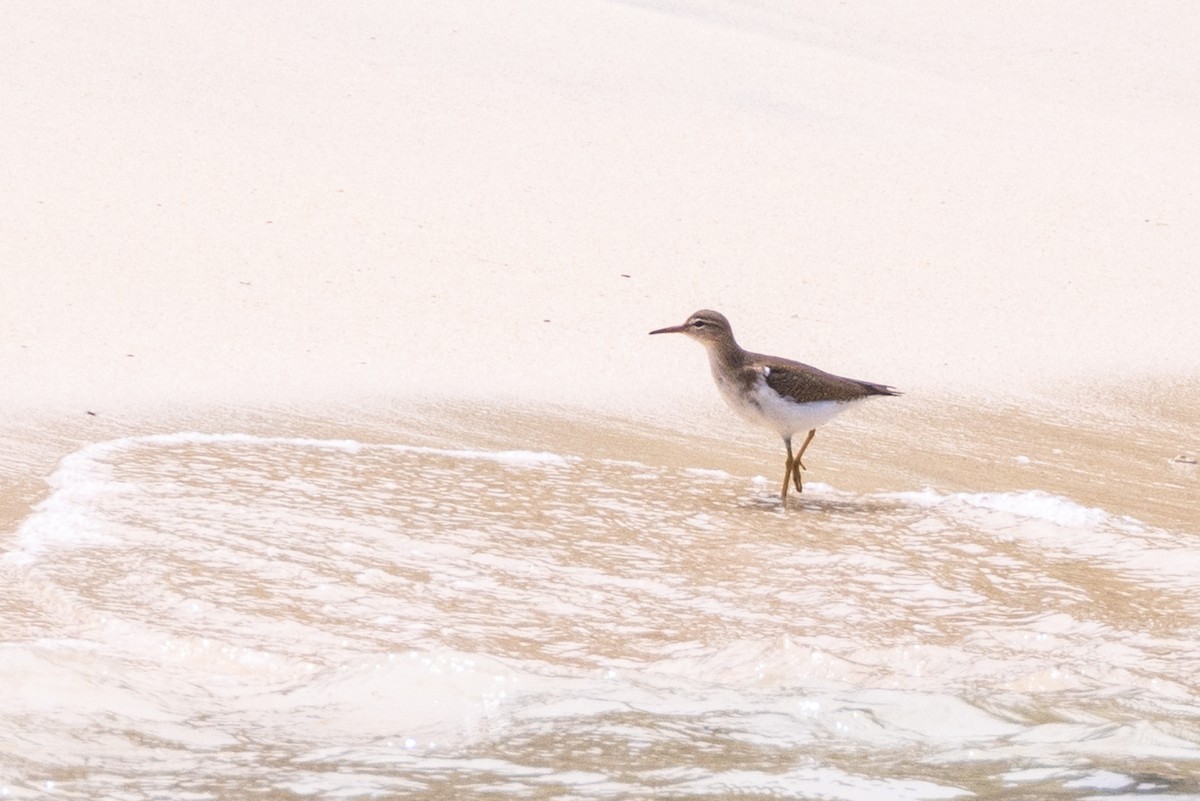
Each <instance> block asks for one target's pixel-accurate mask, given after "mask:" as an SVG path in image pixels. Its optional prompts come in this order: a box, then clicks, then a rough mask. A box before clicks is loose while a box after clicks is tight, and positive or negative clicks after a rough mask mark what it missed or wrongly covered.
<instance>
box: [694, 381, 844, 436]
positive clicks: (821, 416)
mask: <svg viewBox="0 0 1200 801" xmlns="http://www.w3.org/2000/svg"><path fill="white" fill-rule="evenodd" d="M713 377H714V378H716V381H717V389H719V390H720V391H721V397H722V398H724V399H725V402H726V403H728V404H729V407H730V408H731V409H733V410H734V411H735V412H737V413H738V415H739V416H741V417H743V418H744V419H746V420H748V421H749V422H751V423H754V424H755V425H758V426H763V427H764V428H769V429H771V430H772V431H774V432H776V433H777V434H779V436H780V437H784V438H787V437H790V436H792V435H793V434H795V433H797V432H800V431H809V430H811V429H814V428H817V427H819V426H822V425H824V424H825V423H828V422H829V421H830V420H832V419H833V418H834V417H837V416H838V415H839V414H841V413H842V412H844V411H846V409H848V408H849V407H850V403H851V402H850V401H815V402H813V403H796V402H795V401H792V400H790V399H788V398H784V397H782V396H781V395H779V394H778V393H776V392H775V390H773V389H771V388H770V387H769V386H767V381H766V379H765V378H762V377H760V378H759V379H758V381H757V382H755V385H754V388H753V390H752V391H751V392H750V395H749V396H745V395H741V394H739V392H738V388H737V387H735V386H733V385H732V384H731V383H730V382H728V381H725V380H723V379H722V378H721V377H720V376H719V375H716V374H714V376H713Z"/></svg>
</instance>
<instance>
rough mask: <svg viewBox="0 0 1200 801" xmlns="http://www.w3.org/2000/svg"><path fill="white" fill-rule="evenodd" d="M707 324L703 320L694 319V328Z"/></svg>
mask: <svg viewBox="0 0 1200 801" xmlns="http://www.w3.org/2000/svg"><path fill="white" fill-rule="evenodd" d="M705 325H706V323H705V322H704V321H703V320H692V328H703V327H704V326H705Z"/></svg>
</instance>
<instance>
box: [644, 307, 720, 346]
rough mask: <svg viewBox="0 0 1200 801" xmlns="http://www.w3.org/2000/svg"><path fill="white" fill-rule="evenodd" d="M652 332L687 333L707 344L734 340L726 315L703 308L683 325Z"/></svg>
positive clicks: (652, 332)
mask: <svg viewBox="0 0 1200 801" xmlns="http://www.w3.org/2000/svg"><path fill="white" fill-rule="evenodd" d="M650 333H651V334H687V335H688V336H689V337H691V338H692V339H695V340H698V341H700V342H701V343H703V344H705V345H709V344H725V343H731V342H733V329H732V328H731V327H730V325H729V321H728V320H726V319H725V315H723V314H721V313H720V312H715V311H713V310H712V309H701V310H700V311H698V312H696V313H695V314H693V315H692V316H691V317H689V318H687V320H685V321H684V323H683V325H672V326H668V327H667V328H659V329H657V330H655V331H651V332H650Z"/></svg>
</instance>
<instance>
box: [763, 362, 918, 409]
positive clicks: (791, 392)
mask: <svg viewBox="0 0 1200 801" xmlns="http://www.w3.org/2000/svg"><path fill="white" fill-rule="evenodd" d="M756 361H758V360H757V359H756ZM760 364H761V366H762V367H765V368H767V386H769V387H770V388H771V389H773V390H775V391H776V392H778V393H779V394H780V395H786V396H788V397H790V398H793V399H794V400H796V401H798V402H800V403H811V402H813V401H853V400H860V399H862V398H867V397H870V396H872V395H899V394H900V393H899V392H897V391H896V390H894V389H892V388H891V387H889V386H886V385H884V384H872V383H871V382H870V381H859V380H857V379H854V378H843V377H841V376H840V375H833V374H832V373H827V372H825V371H824V370H818V369H817V368H815V367H809V366H808V365H807V364H801V363H800V362H793V361H788V360H786V359H772V358H763V359H762V360H761V361H760Z"/></svg>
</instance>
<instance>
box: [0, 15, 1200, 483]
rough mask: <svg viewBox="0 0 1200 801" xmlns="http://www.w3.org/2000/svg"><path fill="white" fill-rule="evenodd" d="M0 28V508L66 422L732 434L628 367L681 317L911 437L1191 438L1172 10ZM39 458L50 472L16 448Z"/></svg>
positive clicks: (1184, 85) (1183, 167)
mask: <svg viewBox="0 0 1200 801" xmlns="http://www.w3.org/2000/svg"><path fill="white" fill-rule="evenodd" d="M5 17H6V20H5V24H4V25H3V26H0V28H2V30H0V52H2V53H3V54H4V55H3V61H4V65H5V74H6V75H7V76H8V77H7V79H6V80H5V81H4V82H3V83H2V84H0V107H2V108H4V109H5V117H6V122H5V125H4V126H3V127H2V128H0V162H2V163H3V174H4V177H5V185H6V191H5V192H4V194H3V198H2V199H0V204H2V207H0V231H2V235H0V265H2V266H0V269H2V270H3V292H2V293H0V374H2V375H3V376H5V381H4V390H3V395H4V398H3V408H4V409H5V410H7V412H6V418H7V419H5V420H0V426H2V427H3V443H4V453H5V461H4V462H3V465H4V467H3V470H4V475H5V476H6V479H5V480H6V482H7V485H8V486H9V490H7V494H6V496H5V497H7V498H9V499H10V501H11V499H16V501H14V502H16V503H17V505H18V506H19V505H21V504H23V503H24V500H23V499H25V498H27V497H28V496H29V493H30V492H31V491H30V490H29V489H28V488H29V486H30V482H31V478H30V477H31V476H40V475H42V474H44V473H41V472H40V471H42V470H43V469H44V467H45V462H46V461H48V460H50V458H51V455H52V454H56V455H61V453H60V452H61V451H62V450H63V448H69V447H70V446H69V444H68V443H69V442H70V441H74V440H75V439H76V438H78V437H79V436H82V437H87V436H89V435H87V434H86V433H80V432H84V431H86V427H85V426H84V425H83V423H86V422H87V420H86V419H85V418H84V415H85V412H87V411H92V412H95V413H96V414H97V415H98V416H99V417H101V418H103V417H105V416H108V417H110V418H111V417H113V416H118V417H121V418H122V419H125V420H130V419H136V420H140V421H143V422H141V423H138V425H144V426H147V427H151V428H153V427H156V426H158V425H161V423H159V424H156V423H153V422H152V421H153V420H154V419H156V415H160V414H161V412H160V411H156V410H161V409H163V408H165V407H168V406H170V407H173V408H180V407H185V408H190V409H201V410H202V409H211V410H221V409H226V410H228V409H233V408H238V409H246V408H250V409H262V410H270V409H279V408H287V409H293V410H294V409H309V408H316V407H319V406H321V405H322V404H343V406H342V408H346V407H345V406H344V405H345V404H349V405H350V406H351V407H353V406H355V405H356V404H362V405H367V404H369V403H373V404H376V405H379V404H388V403H397V404H400V403H403V402H404V400H405V399H406V398H414V397H449V398H459V399H464V398H465V399H486V400H489V401H508V402H517V403H524V404H528V403H530V402H541V401H548V402H553V403H558V404H564V405H565V406H566V407H568V408H570V409H574V410H576V411H577V412H580V413H583V414H590V413H593V412H594V413H597V414H599V413H606V414H617V415H636V416H638V417H639V418H641V419H652V420H658V421H660V422H662V423H664V424H666V425H668V426H671V425H685V424H687V421H688V420H689V419H693V418H692V416H693V415H694V414H695V413H696V412H697V409H699V410H700V413H702V414H708V413H710V412H712V410H715V409H717V407H718V406H719V400H718V399H717V397H716V393H715V392H713V390H712V388H711V386H710V385H709V379H708V376H707V370H706V367H705V364H704V359H703V356H702V354H701V353H700V351H699V350H698V349H696V348H695V347H694V346H691V345H690V343H685V342H680V341H670V342H664V341H662V339H661V338H654V339H651V338H649V337H647V336H646V332H647V331H648V330H649V329H651V328H654V327H658V326H662V325H667V324H673V323H676V322H679V321H681V320H682V319H683V318H684V317H685V316H686V315H687V314H688V313H689V312H691V311H693V310H694V309H696V308H698V307H713V308H718V309H720V310H722V311H724V312H725V313H726V314H727V315H728V316H729V317H730V318H731V319H732V320H733V323H734V326H735V330H736V331H737V332H738V335H739V338H740V339H741V341H742V342H743V344H744V345H746V346H747V347H751V348H754V349H756V350H762V351H766V352H775V353H779V354H781V355H787V356H791V357H793V358H798V359H801V360H804V361H808V362H811V363H813V364H816V365H818V366H820V367H823V368H826V369H829V370H831V371H834V372H838V373H842V374H846V375H852V376H855V377H861V378H865V379H870V380H875V381H883V382H888V383H891V384H895V385H898V386H900V387H902V388H904V389H905V390H907V391H908V392H909V395H910V396H916V397H924V398H934V397H947V396H957V397H963V398H1008V399H1011V398H1018V399H1019V398H1022V397H1032V396H1035V395H1037V396H1042V397H1050V398H1052V399H1054V400H1055V401H1056V402H1061V403H1064V404H1068V405H1070V404H1083V405H1090V404H1103V405H1108V406H1117V407H1123V408H1124V409H1125V410H1126V411H1134V412H1137V411H1138V410H1139V409H1140V408H1141V407H1142V406H1143V405H1144V404H1145V403H1146V402H1147V399H1148V398H1149V397H1150V396H1149V395H1148V394H1147V393H1145V392H1138V391H1137V390H1136V387H1137V386H1138V384H1139V382H1141V381H1144V380H1153V381H1154V382H1155V383H1154V384H1153V386H1156V387H1160V388H1163V387H1165V388H1166V390H1167V391H1169V392H1174V393H1175V395H1174V396H1173V397H1174V400H1172V404H1173V405H1172V406H1171V408H1172V409H1179V408H1182V407H1183V406H1184V404H1182V403H1181V402H1180V400H1179V397H1180V395H1179V393H1182V392H1186V391H1189V390H1188V388H1189V387H1191V388H1194V387H1195V385H1196V383H1197V376H1200V326H1198V324H1197V323H1198V321H1200V279H1198V278H1197V275H1196V254H1197V253H1200V193H1197V191H1196V187H1197V186H1200V149H1198V148H1197V147H1196V144H1195V132H1196V131H1197V130H1200V95H1198V94H1197V93H1196V91H1195V76H1196V75H1197V74H1200V50H1197V48H1196V46H1195V43H1196V41H1198V40H1200V17H1197V15H1195V14H1194V13H1193V11H1192V9H1191V7H1190V6H1188V5H1186V4H1180V5H1177V4H1167V3H1160V4H1149V5H1147V4H1140V3H1122V2H1103V3H1095V4H1084V5H1079V4H1050V5H1047V4H1042V3H1021V4H1017V5H1014V4H1012V3H1007V2H1006V3H971V4H944V3H933V4H926V5H923V6H918V7H913V6H910V5H905V6H895V5H889V4H885V3H871V4H865V5H864V4H851V5H846V4H842V3H832V2H831V3H811V4H805V5H804V6H803V7H800V8H798V7H796V5H795V4H793V3H785V2H770V3H763V4H743V3H736V2H702V1H701V2H694V3H686V4H685V3H677V2H670V1H669V0H663V1H662V2H613V1H612V0H599V1H597V2H591V1H589V2H582V3H569V4H563V3H558V2H549V0H529V1H528V2H520V3H497V2H462V3H441V2H408V3H402V4H387V3H352V4H343V3H327V4H317V5H311V4H310V5H307V6H305V7H303V8H302V9H293V10H288V11H287V13H286V14H285V13H283V12H282V10H281V8H280V7H279V6H277V5H272V4H249V5H247V4H244V3H225V4H218V5H217V6H215V7H214V6H211V5H206V6H204V7H203V8H201V7H199V6H197V7H190V6H181V5H153V4H151V5H146V4H132V3H130V4H122V3H118V4H116V5H103V6H97V5H95V4H91V3H82V2H62V3H54V4H43V3H19V4H10V5H9V6H7V7H6V11H5ZM1089 384H1095V385H1097V386H1099V387H1100V388H1101V390H1100V392H1099V396H1098V397H1097V396H1096V394H1094V393H1093V392H1092V391H1091V390H1087V389H1085V388H1086V387H1087V386H1088V385H1089ZM1116 390H1120V392H1121V393H1124V394H1114V392H1115V391H1116ZM663 401H670V403H667V404H666V405H665V406H659V404H660V403H662V402H663ZM910 408H917V409H919V408H921V407H919V406H918V407H910ZM926 408H928V407H926ZM1188 408H1191V407H1190V405H1189V406H1188ZM1184 417H1185V418H1186V419H1184V420H1182V421H1181V425H1182V426H1187V425H1191V424H1193V423H1195V422H1196V415H1195V414H1194V413H1192V414H1191V416H1190V417H1189V416H1188V415H1187V413H1184ZM63 420H71V421H80V426H79V428H78V429H71V430H72V431H75V433H73V434H69V435H63V436H64V437H65V439H64V440H63V442H62V443H61V447H60V446H59V445H56V444H55V440H54V439H53V438H47V435H46V434H45V433H44V432H45V431H46V430H47V429H44V428H42V427H40V426H39V425H38V424H35V422H31V421H44V422H47V423H51V424H54V423H55V421H60V422H61V421H63ZM146 421H150V422H146ZM72 425H74V423H72ZM131 425H132V424H131ZM1184 445H1185V446H1186V443H1184ZM1197 447H1200V443H1198V444H1197ZM34 481H36V479H35V480H34ZM1193 483H1194V482H1193Z"/></svg>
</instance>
